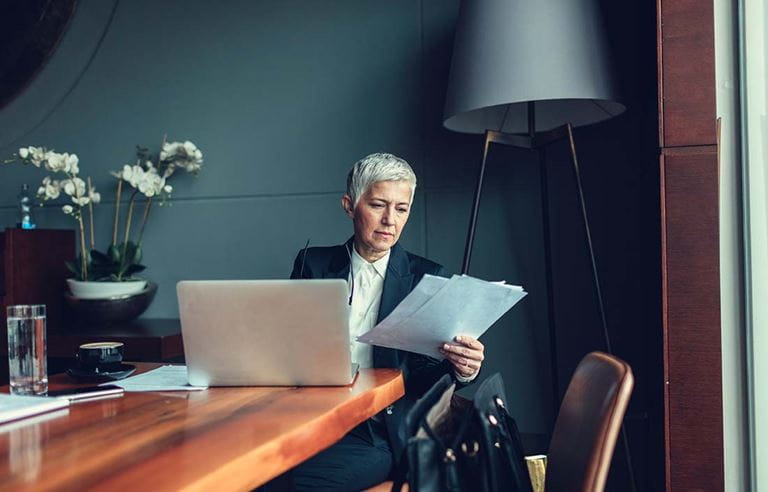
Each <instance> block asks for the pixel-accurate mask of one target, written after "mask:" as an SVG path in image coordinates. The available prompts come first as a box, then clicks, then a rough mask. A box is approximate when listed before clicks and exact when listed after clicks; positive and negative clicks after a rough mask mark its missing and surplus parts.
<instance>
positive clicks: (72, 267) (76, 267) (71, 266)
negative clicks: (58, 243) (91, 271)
mask: <svg viewBox="0 0 768 492" xmlns="http://www.w3.org/2000/svg"><path fill="white" fill-rule="evenodd" d="M64 264H65V265H67V269H68V270H69V271H70V272H72V273H74V274H75V276H76V277H77V278H80V262H79V261H78V262H77V263H75V262H74V261H65V262H64Z"/></svg>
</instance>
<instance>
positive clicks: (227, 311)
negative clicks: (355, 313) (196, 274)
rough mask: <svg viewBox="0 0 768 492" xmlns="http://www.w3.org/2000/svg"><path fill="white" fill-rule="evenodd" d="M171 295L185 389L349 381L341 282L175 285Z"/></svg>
mask: <svg viewBox="0 0 768 492" xmlns="http://www.w3.org/2000/svg"><path fill="white" fill-rule="evenodd" d="M176 292H177V294H178V299H179V314H180V317H181V331H182V337H183V340H184V356H185V358H186V362H187V371H188V373H189V383H190V384H193V385H206V386H326V385H328V386H335V385H346V384H350V383H351V382H352V380H353V378H354V373H353V372H352V371H351V367H352V365H351V353H350V339H349V305H348V304H347V296H348V291H347V283H346V282H345V281H344V280H342V279H322V280H321V279H318V280H208V281H182V282H179V283H178V284H177V286H176Z"/></svg>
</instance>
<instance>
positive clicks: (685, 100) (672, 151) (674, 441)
mask: <svg viewBox="0 0 768 492" xmlns="http://www.w3.org/2000/svg"><path fill="white" fill-rule="evenodd" d="M657 8H658V11H657V13H658V20H657V36H658V52H659V60H658V73H659V81H658V83H659V86H658V87H659V146H660V147H661V179H662V183H661V200H662V280H663V306H664V375H665V392H664V400H665V401H664V403H665V415H664V418H665V441H666V443H665V444H666V457H665V458H666V475H667V476H666V488H667V490H673V491H676V490H685V491H688V490H722V489H723V486H724V481H723V480H724V475H723V416H722V411H723V406H722V358H721V330H720V272H719V260H720V255H719V233H718V210H719V205H718V164H717V135H716V105H715V104H716V103H715V53H714V44H715V43H714V5H713V2H711V1H704V2H702V1H700V0H658V3H657Z"/></svg>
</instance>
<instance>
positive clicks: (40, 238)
mask: <svg viewBox="0 0 768 492" xmlns="http://www.w3.org/2000/svg"><path fill="white" fill-rule="evenodd" d="M74 257H75V233H74V231H71V230H53V229H33V230H23V229H6V230H4V231H3V232H0V260H1V261H0V309H2V319H3V324H2V334H1V336H0V355H2V358H3V359H5V358H6V356H7V355H8V332H7V328H6V323H5V308H6V306H9V305H13V304H45V305H46V308H47V314H48V330H49V331H50V330H51V328H55V327H57V326H63V325H64V324H65V323H68V322H70V321H71V320H70V318H69V313H68V312H67V310H66V306H65V301H64V296H63V295H62V293H63V292H64V289H66V278H67V277H68V276H69V271H68V270H67V267H66V265H65V264H64V262H65V261H67V260H71V259H72V258H74ZM7 380H8V364H7V363H5V362H3V363H2V364H0V383H3V384H4V382H7Z"/></svg>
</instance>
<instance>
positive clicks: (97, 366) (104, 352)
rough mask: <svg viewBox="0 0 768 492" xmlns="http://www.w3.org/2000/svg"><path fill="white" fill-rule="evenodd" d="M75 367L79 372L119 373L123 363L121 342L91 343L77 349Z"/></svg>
mask: <svg viewBox="0 0 768 492" xmlns="http://www.w3.org/2000/svg"><path fill="white" fill-rule="evenodd" d="M76 358H77V365H78V368H79V369H80V370H81V371H84V372H92V373H96V374H99V373H105V372H114V371H119V370H120V368H121V366H122V362H123V343H122V342H91V343H84V344H82V345H80V347H79V348H78V349H77V356H76Z"/></svg>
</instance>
